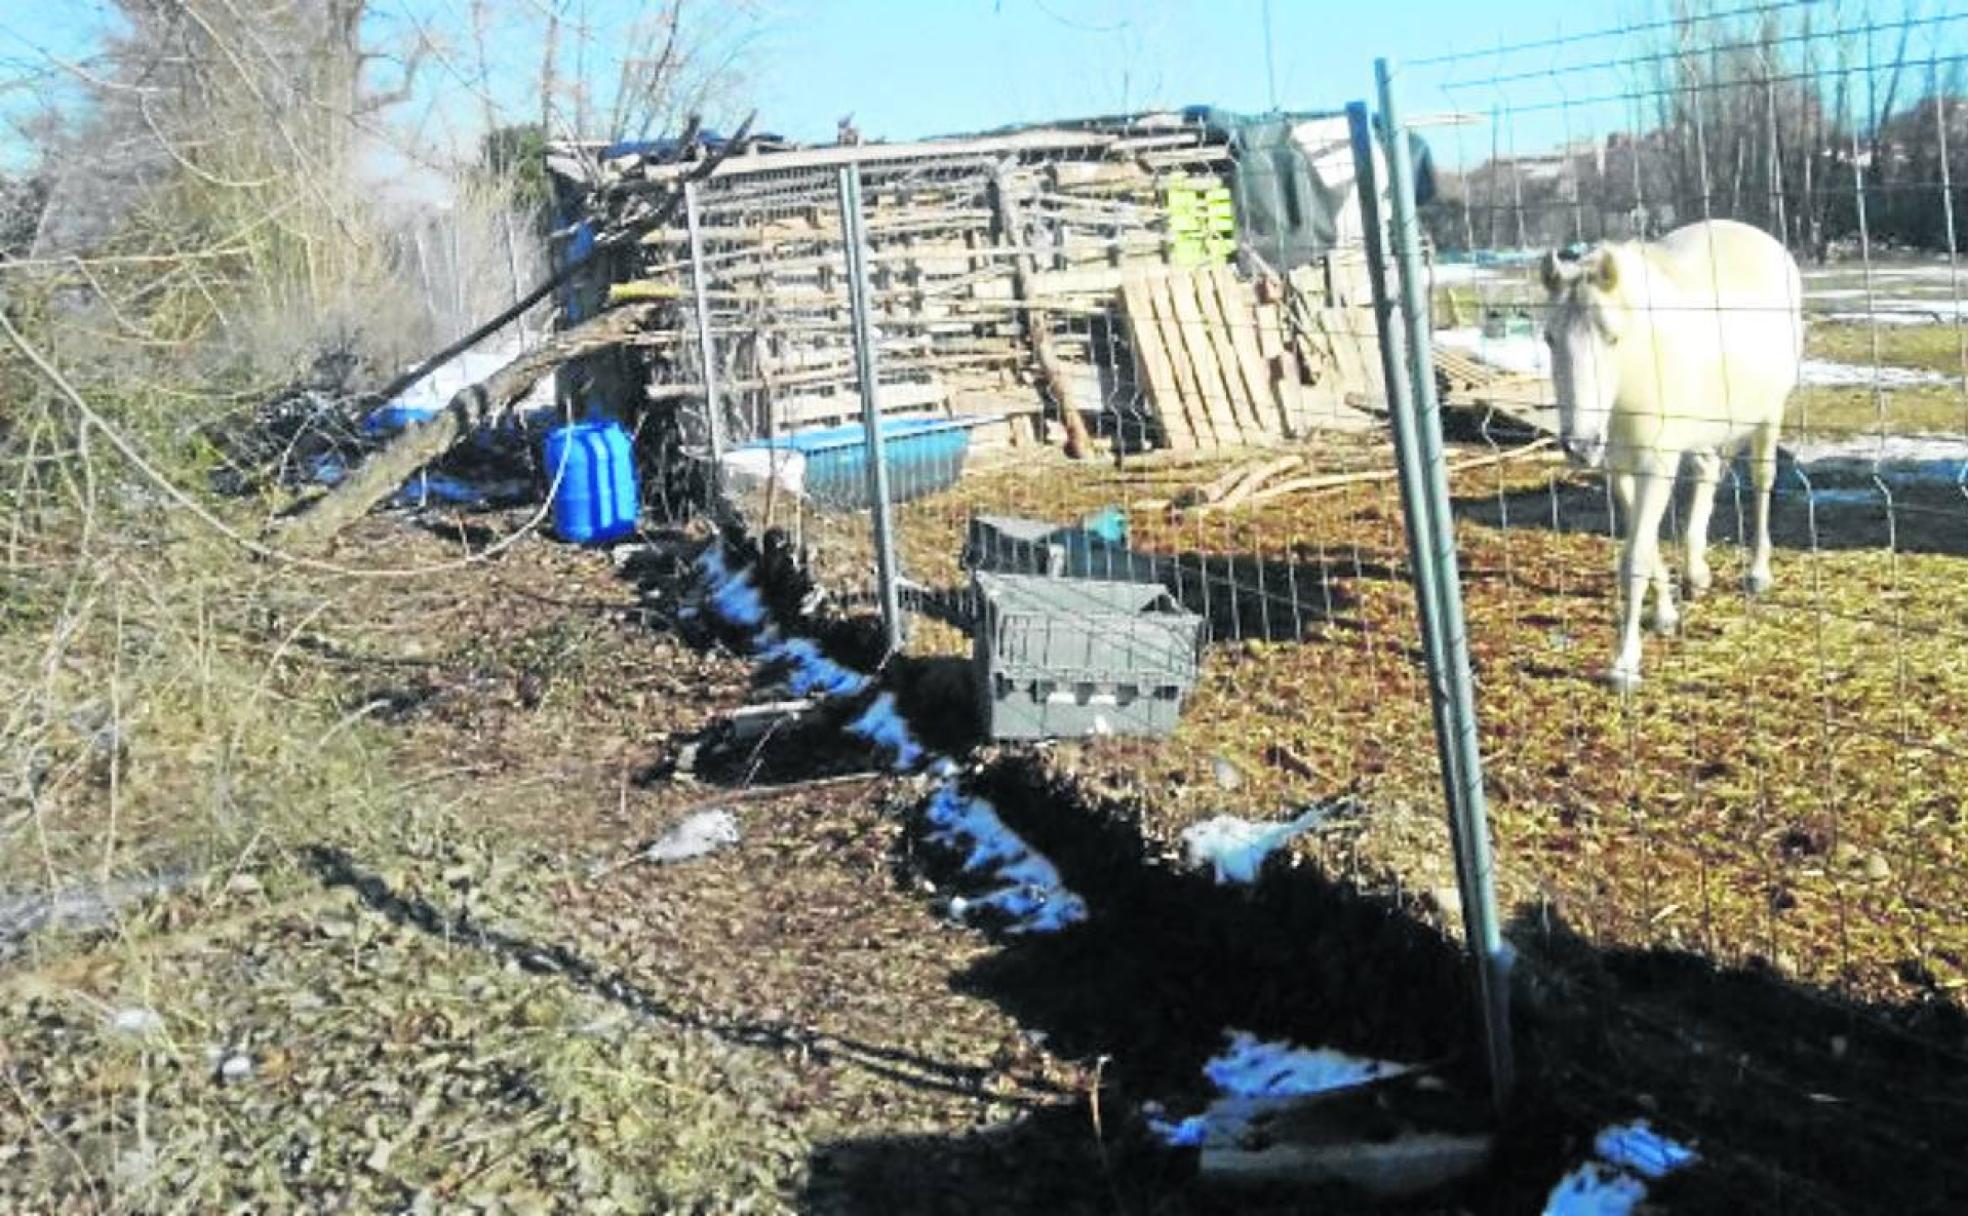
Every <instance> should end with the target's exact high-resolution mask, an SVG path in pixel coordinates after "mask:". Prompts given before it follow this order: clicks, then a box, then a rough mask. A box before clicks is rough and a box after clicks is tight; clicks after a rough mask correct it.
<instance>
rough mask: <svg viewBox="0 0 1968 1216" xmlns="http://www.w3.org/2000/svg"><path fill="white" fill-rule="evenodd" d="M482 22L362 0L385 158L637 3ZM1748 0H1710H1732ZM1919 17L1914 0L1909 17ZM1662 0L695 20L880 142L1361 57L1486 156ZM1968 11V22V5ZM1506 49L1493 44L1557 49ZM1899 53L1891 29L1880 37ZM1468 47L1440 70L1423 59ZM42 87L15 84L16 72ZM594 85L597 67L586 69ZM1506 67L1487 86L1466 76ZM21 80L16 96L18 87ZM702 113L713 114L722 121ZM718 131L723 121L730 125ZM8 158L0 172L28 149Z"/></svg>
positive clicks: (1592, 70)
mask: <svg viewBox="0 0 1968 1216" xmlns="http://www.w3.org/2000/svg"><path fill="white" fill-rule="evenodd" d="M479 2H480V3H481V4H482V5H483V6H484V11H485V12H487V13H488V14H489V23H488V25H487V28H486V38H487V41H488V44H489V57H490V58H491V60H492V61H493V62H492V70H491V72H490V73H489V74H488V75H487V76H486V77H485V78H484V83H483V87H481V83H480V78H479V77H478V75H477V72H476V69H475V68H474V67H473V66H472V65H473V64H475V63H476V55H475V51H474V39H473V36H472V33H471V27H470V21H469V13H470V12H471V11H472V0H372V5H373V7H372V10H371V12H372V16H371V34H372V37H373V38H375V39H377V40H380V41H382V42H385V43H387V42H389V41H391V40H396V41H398V42H401V41H404V40H408V39H412V38H415V37H420V36H421V37H430V38H433V39H434V40H435V41H436V43H437V44H438V45H439V46H440V48H441V51H442V53H441V54H440V55H438V56H437V57H436V59H435V60H434V61H432V62H429V63H427V64H426V70H425V73H424V75H423V77H422V87H421V89H420V90H419V95H418V97H417V98H416V99H415V101H414V102H413V103H412V104H410V105H408V106H406V107H402V108H401V109H399V110H398V111H397V112H396V114H395V115H394V116H393V119H392V122H393V127H392V131H391V134H390V140H391V141H392V142H393V143H394V144H395V145H396V151H395V152H394V153H392V154H390V155H386V156H384V157H383V158H382V159H383V160H386V161H389V162H390V163H391V164H392V165H401V164H404V163H408V162H416V161H425V162H442V161H444V160H446V159H448V158H455V157H458V156H462V155H468V154H469V152H470V149H471V148H472V146H473V145H474V144H475V142H476V137H477V134H478V132H479V131H480V130H481V129H482V128H483V125H484V123H485V116H486V112H487V109H488V103H489V108H490V109H491V110H492V111H493V114H494V117H495V118H496V119H497V120H500V121H510V120H515V119H524V118H531V117H535V116H537V104H536V103H535V102H533V101H532V100H531V99H530V97H529V96H528V94H529V91H530V89H531V87H532V85H533V84H534V83H535V82H536V81H537V78H538V63H539V58H540V47H541V45H542V42H543V35H542V29H543V19H544V18H543V15H544V14H545V13H547V12H548V11H550V10H554V9H558V10H559V11H560V12H562V13H563V14H565V16H564V18H563V22H564V24H563V35H562V41H561V67H560V71H561V73H562V75H563V78H565V77H566V76H568V75H571V74H572V73H573V71H574V67H575V57H576V54H577V52H582V53H585V54H586V55H587V56H588V57H589V58H588V64H589V67H590V70H591V71H594V69H595V68H596V66H597V65H598V64H606V63H609V62H610V61H611V60H612V59H613V58H615V57H618V56H619V55H621V54H622V53H623V48H624V47H625V46H627V45H629V44H630V43H631V41H632V39H631V38H630V34H631V33H632V32H633V30H634V28H635V25H636V23H637V22H638V21H647V20H648V19H649V14H650V13H651V11H652V10H654V9H656V8H657V7H658V6H656V5H654V4H648V3H643V2H642V0H479ZM1751 2H1752V0H1716V3H1717V6H1718V7H1722V8H1743V7H1747V6H1748V5H1749V4H1750V3H1751ZM1908 6H1911V8H1910V10H1909V7H1908ZM1961 9H1962V5H1961V4H1960V3H1959V0H1873V2H1872V3H1870V4H1868V3H1867V2H1866V0H1843V2H1842V3H1834V2H1831V0H1826V2H1825V3H1822V4H1820V5H1818V7H1817V11H1819V12H1820V13H1822V14H1823V16H1822V17H1821V18H1820V23H1821V25H1840V24H1842V25H1847V26H1852V25H1859V24H1863V23H1864V22H1865V21H1867V20H1868V19H1871V20H1876V21H1881V22H1885V21H1891V20H1894V19H1897V18H1899V17H1901V16H1902V15H1903V14H1904V13H1906V12H1908V11H1911V12H1912V13H1914V14H1916V15H1922V16H1934V15H1937V14H1946V13H1949V12H1950V11H1954V12H1959V11H1961ZM1668 11H1669V9H1668V5H1667V2H1666V0H1508V2H1506V3H1496V2H1494V0H1492V2H1491V3H1476V2H1473V0H1382V2H1381V3H1377V4H1376V3H1372V2H1371V0H1368V2H1366V3H1353V4H1344V5H1342V4H1334V3H1323V2H1315V0H1271V3H1270V12H1271V46H1272V50H1271V58H1270V64H1271V68H1272V71H1269V72H1268V71H1267V64H1266V52H1265V23H1264V12H1265V3H1264V0H1216V2H1214V3H1209V2H1205V0H919V2H915V3H910V2H905V0H726V2H724V3H715V2H712V0H685V14H686V22H687V25H688V26H694V27H695V28H697V29H698V30H700V31H708V33H707V34H706V35H705V36H706V37H707V39H708V45H707V46H706V47H705V48H704V49H705V52H706V54H707V55H709V56H710V57H711V58H713V59H715V60H716V61H717V62H720V63H723V62H726V61H727V60H728V61H729V62H730V63H732V64H733V65H735V66H736V67H737V68H738V69H739V75H738V78H737V79H736V81H735V83H734V85H733V87H732V89H731V91H730V94H729V97H728V106H727V109H728V110H732V111H736V110H739V109H742V108H743V107H745V106H746V105H754V104H755V105H756V106H757V107H758V109H759V112H760V123H761V125H762V126H763V127H764V128H766V129H768V130H773V131H777V132H779V133H782V134H785V135H789V136H792V137H794V138H797V139H802V140H810V141H825V140H831V139H832V138H833V135H834V130H835V122H836V120H837V119H838V118H840V117H841V116H842V115H844V114H848V113H850V112H851V113H853V114H854V116H855V120H856V124H857V125H858V126H859V127H860V128H861V130H862V132H863V134H864V135H865V136H866V137H868V138H871V139H882V138H886V139H907V138H912V137H917V136H923V135H931V134H946V133H954V132H962V131H971V130H981V129H987V128H990V127H995V126H1001V125H1004V124H1007V123H1015V122H1032V121H1041V120H1044V119H1047V118H1055V117H1070V116H1079V115H1086V114H1096V113H1109V112H1115V111H1119V110H1123V109H1132V108H1146V107H1153V106H1161V105H1182V104H1186V103H1190V102H1208V103H1212V104H1216V105H1220V106H1224V107H1227V108H1230V109H1238V110H1246V111H1260V110H1264V109H1268V108H1270V106H1271V105H1272V103H1273V101H1274V100H1275V102H1276V103H1277V104H1278V105H1280V106H1282V107H1285V108H1287V109H1327V108H1337V107H1339V106H1341V105H1343V104H1344V103H1345V102H1347V101H1349V100H1352V99H1355V98H1363V97H1369V96H1370V94H1371V92H1372V89H1373V60H1374V57H1375V56H1378V55H1386V56H1391V57H1393V58H1395V59H1397V60H1401V61H1405V62H1406V64H1407V67H1406V69H1405V71H1404V75H1403V77H1402V100H1403V105H1404V108H1405V111H1406V113H1407V116H1408V117H1409V118H1410V119H1414V118H1417V117H1421V116H1424V115H1428V114H1434V113H1441V112H1445V111H1451V110H1458V109H1460V110H1467V111H1474V112H1478V113H1480V114H1482V115H1483V116H1484V118H1483V121H1482V122H1481V123H1479V124H1478V125H1475V126H1470V127H1466V128H1439V129H1436V130H1433V131H1430V132H1429V137H1430V139H1431V142H1432V143H1434V144H1435V146H1436V149H1437V155H1438V157H1439V158H1440V159H1441V160H1443V161H1444V162H1446V163H1448V164H1451V165H1454V164H1458V163H1471V162H1474V161H1477V160H1481V159H1482V158H1483V157H1485V156H1487V155H1489V154H1490V153H1491V151H1492V150H1493V149H1494V150H1496V151H1500V152H1509V151H1513V150H1514V151H1517V152H1530V151H1537V150H1541V149H1543V148H1546V147H1549V146H1551V145H1552V144H1555V143H1557V142H1560V141H1562V140H1564V139H1566V138H1568V137H1578V136H1585V135H1603V134H1604V133H1606V132H1607V131H1611V130H1617V129H1623V128H1630V127H1632V126H1633V125H1634V123H1635V117H1634V115H1633V113H1632V108H1631V106H1630V105H1629V104H1627V103H1625V102H1623V101H1621V100H1619V99H1618V94H1620V93H1621V92H1622V90H1623V89H1624V88H1626V87H1627V85H1626V83H1625V81H1626V76H1627V73H1628V71H1629V69H1628V67H1627V66H1626V65H1624V64H1623V63H1622V61H1623V60H1625V59H1628V58H1630V57H1631V56H1632V55H1633V54H1634V53H1636V50H1637V45H1638V40H1637V39H1636V37H1635V36H1633V35H1626V36H1621V37H1607V38H1592V37H1581V36H1585V35H1590V34H1593V33H1595V32H1599V31H1606V30H1610V29H1614V28H1616V27H1618V26H1620V25H1622V24H1627V25H1631V24H1635V23H1646V22H1650V21H1659V20H1660V19H1661V18H1662V17H1663V16H1665V15H1666V14H1667V12H1668ZM111 12H112V9H111V7H110V6H109V5H108V4H107V3H106V0H53V2H52V3H50V2H49V0H0V117H7V116H17V115H18V114H20V113H22V112H25V110H27V109H30V108H32V107H35V106H38V105H41V104H43V103H44V102H45V101H46V100H47V99H48V98H49V97H50V96H57V97H58V96H61V95H63V94H62V93H61V92H60V91H59V90H52V89H51V86H52V85H53V84H55V83H57V82H59V81H60V80H61V79H62V73H61V72H60V71H59V70H54V69H51V68H50V66H49V63H48V60H47V57H46V52H53V53H54V54H56V55H60V56H64V57H68V58H72V59H82V58H85V57H86V56H87V55H88V53H89V52H90V50H91V48H92V46H93V45H94V43H95V41H96V40H97V39H98V38H99V37H100V35H101V33H102V31H103V30H104V29H105V28H108V26H109V24H110V22H111V20H112V18H111V17H110V16H109V14H110V13H111ZM1964 16H1968V14H1964ZM1558 39H1563V40H1564V41H1562V42H1557V43H1555V44H1551V45H1543V46H1536V47H1532V48H1529V49H1524V50H1518V51H1515V52H1512V53H1508V54H1499V53H1498V52H1497V48H1499V47H1503V46H1505V45H1519V44H1523V43H1526V42H1548V41H1549V40H1558ZM1875 45H1876V53H1877V54H1878V55H1879V56H1880V57H1890V55H1891V52H1892V38H1891V36H1889V35H1880V36H1878V37H1876V38H1875ZM1927 47H1932V48H1937V49H1938V50H1939V51H1940V53H1942V54H1947V53H1951V52H1952V53H1960V52H1961V51H1962V50H1963V49H1964V48H1968V23H1956V24H1950V25H1944V26H1931V27H1923V28H1922V29H1921V30H1920V31H1919V35H1918V37H1917V38H1916V39H1915V43H1914V46H1913V48H1912V50H1913V53H1915V54H1923V53H1925V52H1924V49H1923V48H1927ZM1450 54H1462V55H1466V56H1471V57H1470V58H1465V59H1462V60H1460V61H1458V62H1454V63H1450V64H1436V65H1429V64H1425V63H1421V62H1419V61H1421V60H1423V59H1426V58H1429V57H1435V56H1442V55H1450ZM27 72H32V73H34V75H33V76H32V78H31V79H29V80H28V81H27V83H26V87H21V85H20V83H19V82H21V81H22V74H23V73H27ZM595 74H596V75H597V76H603V75H606V73H604V72H596V73H595ZM1496 75H1506V76H1510V77H1513V79H1510V80H1507V81H1504V82H1501V83H1494V84H1487V85H1479V84H1476V83H1474V82H1476V81H1479V80H1482V79H1484V78H1486V77H1492V76H1496ZM10 84H12V85H13V87H9V85H10ZM714 117H718V116H716V115H714ZM721 117H722V118H723V119H724V120H725V121H729V120H730V119H731V117H732V114H731V113H726V114H724V115H722V116H721ZM9 152H10V150H9V149H7V148H5V147H0V166H4V165H5V164H7V163H8V162H9V160H11V159H17V158H18V155H19V153H18V151H17V150H15V151H14V152H13V156H11V157H10V155H9Z"/></svg>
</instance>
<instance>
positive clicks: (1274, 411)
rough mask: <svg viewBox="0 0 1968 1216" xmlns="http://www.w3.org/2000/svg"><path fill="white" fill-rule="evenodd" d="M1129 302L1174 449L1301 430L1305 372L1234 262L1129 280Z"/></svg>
mask: <svg viewBox="0 0 1968 1216" xmlns="http://www.w3.org/2000/svg"><path fill="white" fill-rule="evenodd" d="M1121 301H1122V309H1123V312H1124V314H1125V316H1126V318H1127V335H1128V342H1129V344H1130V345H1131V347H1132V348H1133V350H1134V354H1135V361H1136V364H1137V366H1138V367H1139V368H1140V370H1141V373H1142V376H1143V379H1144V380H1145V384H1144V385H1143V387H1144V389H1145V392H1144V396H1145V397H1146V399H1147V405H1148V410H1149V414H1150V417H1151V418H1152V419H1153V420H1154V421H1155V422H1156V423H1157V424H1158V426H1159V427H1160V430H1161V433H1162V435H1163V437H1164V438H1165V439H1166V441H1167V445H1168V446H1169V447H1170V448H1172V449H1175V450H1177V451H1187V450H1194V449H1197V448H1216V447H1259V446H1264V445H1267V444H1271V443H1275V442H1277V441H1278V440H1279V439H1282V438H1285V437H1288V436H1290V435H1291V434H1293V428H1292V422H1291V415H1292V413H1293V409H1294V407H1295V406H1296V396H1295V394H1294V393H1293V391H1292V390H1293V389H1294V388H1295V387H1296V384H1297V376H1296V373H1295V371H1293V370H1292V369H1288V368H1287V367H1286V366H1285V364H1286V360H1285V359H1284V357H1283V356H1284V342H1283V335H1282V334H1281V333H1280V331H1279V325H1278V318H1277V310H1276V309H1271V310H1269V312H1268V314H1267V313H1260V312H1259V310H1258V309H1257V307H1256V305H1255V302H1254V301H1253V299H1252V297H1251V293H1250V289H1249V288H1248V287H1246V286H1245V285H1244V284H1243V283H1241V282H1239V281H1238V279H1237V277H1236V275H1235V274H1234V273H1232V272H1231V271H1230V270H1229V269H1228V268H1227V267H1222V266H1212V267H1206V268H1204V269H1201V270H1197V271H1194V272H1174V273H1168V274H1144V275H1139V276H1134V277H1130V278H1129V279H1128V280H1127V281H1125V282H1124V283H1123V284H1122V285H1121ZM1288 372H1290V374H1287V373H1288Z"/></svg>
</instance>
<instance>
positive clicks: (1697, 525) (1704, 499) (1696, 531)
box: [1687, 452, 1723, 600]
mask: <svg viewBox="0 0 1968 1216" xmlns="http://www.w3.org/2000/svg"><path fill="white" fill-rule="evenodd" d="M1694 462H1695V488H1694V492H1693V493H1692V494H1691V495H1689V497H1688V537H1687V542H1688V598H1689V599H1691V600H1692V599H1699V598H1700V597H1701V596H1702V595H1703V594H1704V593H1705V592H1707V590H1708V589H1709V587H1710V586H1711V585H1712V584H1713V583H1714V581H1715V576H1714V575H1713V574H1712V573H1710V571H1709V568H1708V521H1709V518H1710V517H1711V516H1713V515H1714V514H1715V487H1716V486H1717V485H1718V484H1719V483H1720V482H1721V480H1722V469H1723V460H1722V454H1721V453H1720V452H1696V453H1695V454H1694Z"/></svg>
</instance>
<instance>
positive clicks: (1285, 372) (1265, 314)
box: [1255, 304, 1305, 438]
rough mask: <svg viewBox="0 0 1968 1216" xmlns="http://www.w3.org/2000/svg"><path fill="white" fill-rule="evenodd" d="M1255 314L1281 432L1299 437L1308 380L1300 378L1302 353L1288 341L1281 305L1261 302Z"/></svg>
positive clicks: (1258, 346) (1260, 352)
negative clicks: (1299, 355) (1299, 356)
mask: <svg viewBox="0 0 1968 1216" xmlns="http://www.w3.org/2000/svg"><path fill="white" fill-rule="evenodd" d="M1255 315H1256V317H1257V353H1258V357H1259V358H1261V359H1263V360H1264V374H1265V378H1266V380H1267V381H1268V382H1269V384H1270V391H1271V398H1270V400H1271V407H1272V408H1273V409H1275V410H1277V412H1278V422H1279V432H1280V433H1281V434H1283V435H1284V436H1286V437H1287V438H1296V437H1297V436H1298V435H1299V433H1300V428H1301V426H1302V416H1303V412H1304V409H1305V402H1304V388H1305V384H1304V382H1303V381H1302V380H1301V379H1300V378H1299V367H1298V356H1297V354H1295V353H1294V352H1293V351H1292V349H1291V348H1290V347H1289V346H1288V345H1287V344H1286V342H1285V328H1284V318H1283V316H1282V315H1281V314H1280V311H1279V306H1278V305H1276V304H1259V305H1258V306H1257V310H1256V314H1255Z"/></svg>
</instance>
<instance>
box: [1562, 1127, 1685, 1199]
mask: <svg viewBox="0 0 1968 1216" xmlns="http://www.w3.org/2000/svg"><path fill="white" fill-rule="evenodd" d="M1592 1149H1593V1151H1594V1152H1595V1153H1597V1154H1598V1155H1599V1158H1600V1159H1599V1160H1597V1161H1588V1162H1586V1163H1585V1164H1584V1165H1581V1166H1579V1167H1578V1168H1577V1169H1575V1170H1573V1171H1572V1172H1571V1173H1569V1174H1566V1175H1565V1176H1564V1177H1563V1178H1561V1179H1559V1180H1558V1185H1557V1186H1555V1187H1553V1188H1552V1190H1551V1195H1550V1197H1549V1198H1548V1199H1546V1200H1545V1204H1544V1216H1631V1213H1633V1212H1634V1211H1636V1210H1637V1209H1638V1208H1639V1206H1640V1203H1641V1201H1642V1200H1644V1199H1646V1197H1647V1183H1648V1182H1649V1181H1658V1180H1660V1179H1662V1178H1665V1177H1667V1176H1668V1175H1669V1174H1672V1173H1674V1172H1675V1171H1676V1170H1679V1169H1682V1168H1684V1167H1686V1166H1688V1165H1690V1164H1692V1163H1694V1162H1695V1161H1696V1160H1698V1158H1697V1156H1696V1154H1695V1151H1694V1150H1693V1149H1690V1148H1688V1147H1687V1146H1685V1145H1682V1144H1677V1143H1676V1142H1674V1141H1673V1140H1670V1139H1668V1138H1667V1137H1666V1136H1663V1135H1661V1134H1660V1133H1659V1132H1656V1131H1655V1130H1653V1129H1652V1128H1651V1127H1649V1126H1647V1123H1646V1121H1645V1120H1639V1121H1636V1122H1633V1123H1625V1124H1614V1125H1613V1126H1611V1127H1608V1128H1606V1129H1605V1130H1604V1131H1601V1132H1600V1133H1599V1135H1598V1136H1597V1137H1596V1138H1595V1139H1594V1140H1593V1142H1592Z"/></svg>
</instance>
